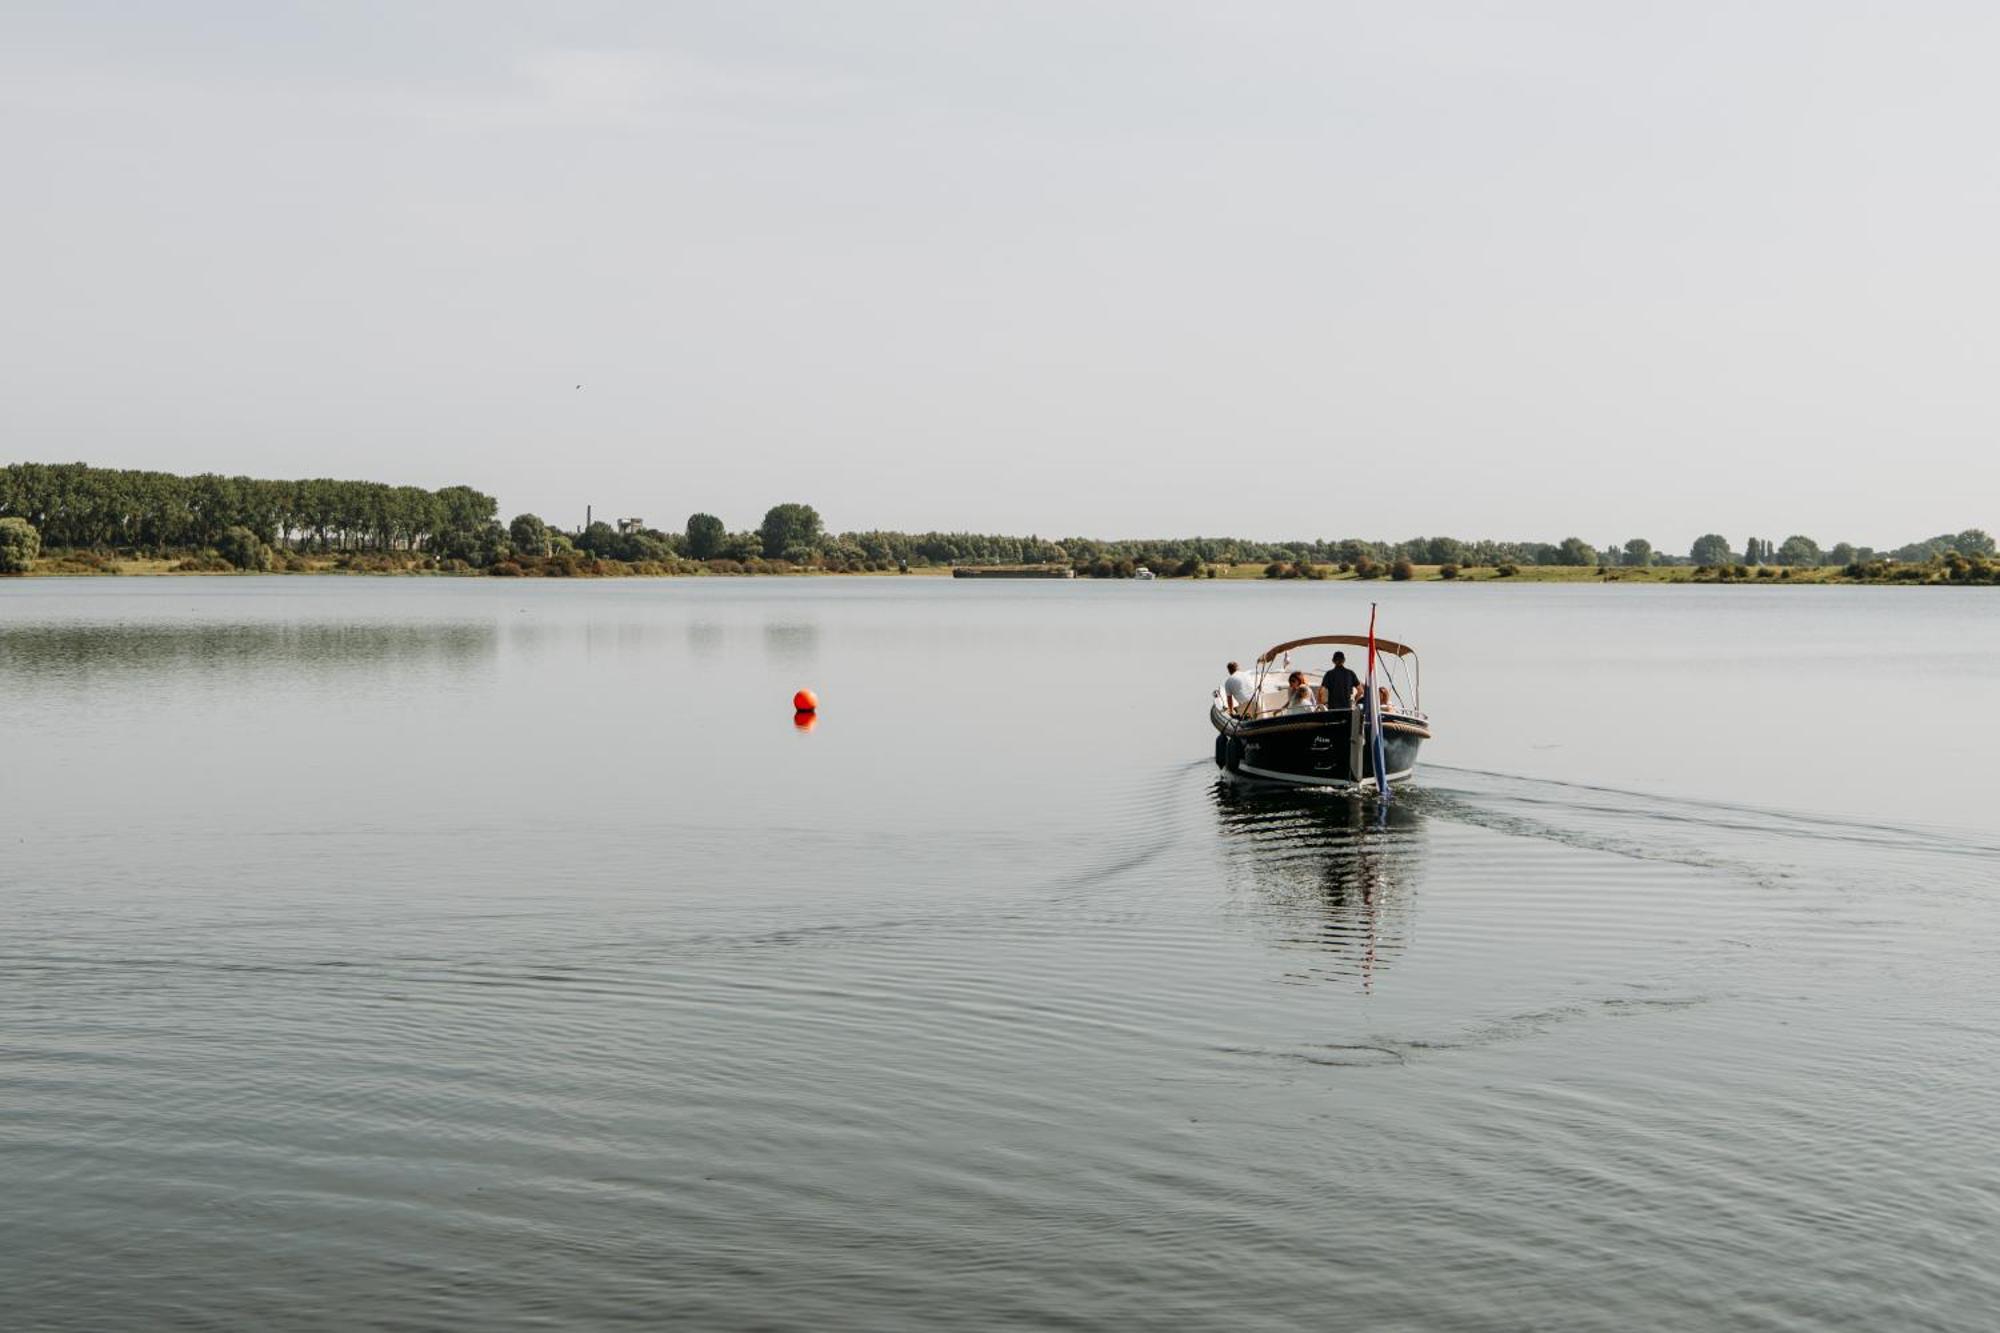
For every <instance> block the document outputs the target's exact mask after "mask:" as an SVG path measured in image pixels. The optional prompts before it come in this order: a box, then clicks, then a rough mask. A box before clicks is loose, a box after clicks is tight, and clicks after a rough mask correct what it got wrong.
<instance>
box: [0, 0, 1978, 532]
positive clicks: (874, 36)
mask: <svg viewBox="0 0 2000 1333" xmlns="http://www.w3.org/2000/svg"><path fill="white" fill-rule="evenodd" d="M1996 39H2000V8H1995V7H1993V6H1990V5H1983V4H1942V3H1911V4H1902V5H1884V4H1879V3H1866V4H1852V3H1842V2H1840V0H1810V2H1799V3H1792V2H1789V0H1766V2H1764V3H1754V2H1751V3H1746V2H1744V0H1735V2H1733V3H1703V2H1701V0H1692V2H1690V3H1681V4H1675V5H1671V6H1667V5H1638V4H1606V3H1603V0H1584V2H1580V3H1537V2H1536V0H1522V2H1518V3H1429V4H1382V3H1379V0H1378V2H1377V3H1370V4H1347V3H1336V2H1334V0H1316V2H1314V3H1301V4H1287V3H1268V4H1247V5H1217V4H1213V3H1178V2H1176V0H1145V2H1144V3H1129V4H1118V3H1095V2H1093V0H1060V2H1058V3H1031V2H1024V0H1010V2H1008V3H981V2H979V0H948V2H940V0H906V2H902V3H874V2H873V0H848V2H847V3H843V4H839V5H831V4H824V3H818V4H807V3H797V4H771V3H761V2H760V0H727V2H726V3H713V4H705V3H672V2H671V0H648V2H646V3H591V2H590V0H565V3H562V4H550V3H535V4H521V3H513V2H512V0H476V2H467V3H445V2H439V3H426V2H425V0H398V2H397V3H390V4H376V3H368V2H366V0H348V2H346V3H330V2H329V3H317V4H302V3H289V2H287V0H229V2H220V0H180V2H179V3H176V4H173V5H135V4H132V3H130V0H123V2H121V3H101V2H100V0H0V167H3V168H4V171H5V180H6V181H7V190H6V193H7V197H8V198H7V203H6V206H5V207H4V208H0V280H3V281H0V290H3V291H4V297H0V299H3V300H4V309H5V310H6V312H7V314H6V318H4V319H0V461H23V460H35V461H72V460H82V461H87V462H92V463H96V464H100V465H104V466H117V467H146V468H158V469H164V470H170V471H180V472H195V471H221V472H232V473H235V472H240V473H248V474H252V475H258V476H280V477H282V476H337V477H359V478H368V479H373V480H382V481H389V482H395V483H399V484H416V485H424V486H441V485H448V484H453V483H460V482H462V483H466V484H470V485H474V486H477V487H479V488H480V489H482V490H485V491H487V492H489V493H492V494H494V495H496V496H498V497H499V500H500V504H501V510H502V517H503V518H505V517H507V516H510V515H511V514H513V513H516V512H519V511H521V510H533V511H535V512H537V513H540V514H542V515H544V516H545V517H547V518H548V519H550V520H551V521H553V522H558V523H561V524H563V525H565V526H568V525H573V524H575V523H576V522H579V521H581V519H582V517H583V510H584V506H585V505H586V504H591V505H594V506H595V508H596V513H597V515H598V516H599V517H604V516H606V515H611V516H626V515H633V516H640V517H643V518H645V519H646V520H647V521H648V522H650V523H652V524H654V525H655V526H659V527H664V528H670V529H672V528H678V527H679V526H680V525H681V523H682V522H683V521H684V519H685V517H686V515H687V514H688V513H689V512H691V511H694V510H704V511H708V512H712V513H715V514H718V515H720V516H721V517H722V518H723V519H724V520H725V521H726V522H727V523H728V524H729V525H730V526H731V527H732V528H744V527H750V526H754V525H755V523H756V522H757V520H758V519H759V518H760V517H761V515H762V513H763V511H764V509H765V508H766V507H767V506H769V505H771V504H773V503H776V502H779V501H787V500H797V501H804V502H807V503H811V504H813V505H815V506H816V507H817V508H818V509H819V510H820V511H821V513H822V514H823V515H825V517H826V520H827V522H828V524H829V526H831V527H833V528H836V529H842V530H854V529H865V528H877V527H881V528H901V529H932V528H939V529H970V530H979V531H1001V532H1016V533H1027V532H1035V533H1039V534H1042V535H1044V536H1061V535H1070V534H1082V535H1091V536H1101V537H1140V536H1154V535H1187V534H1196V533H1201V534H1210V535H1215V534H1231V535H1239V536H1245V537H1253V538H1286V537H1343V536H1361V537H1369V538H1379V539H1390V540H1395V539H1401V538H1405V537H1409V536H1414V535H1418V534H1436V533H1446V534H1452V535H1457V536H1463V537H1497V538H1510V539H1548V540H1553V539H1555V538H1559V537H1562V536H1568V535H1580V536H1583V537H1584V538H1586V539H1587V540H1590V541H1591V542H1593V543H1594V544H1597V545H1600V546H1602V545H1606V544H1609V543H1611V542H1614V541H1619V542H1622V541H1623V540H1625V539H1626V538H1629V537H1635V536H1643V537H1646V538H1648V539H1650V540H1651V541H1653V542H1654V543H1655V544H1656V545H1658V546H1660V547H1662V548H1663V549H1668V550H1676V549H1677V550H1685V549H1686V546H1687V544H1688V543H1689V542H1690V541H1691V540H1692V539H1693V538H1694V537H1695V536H1696V535H1698V534H1700V533H1703V532H1707V531H1720V532H1722V533H1725V534H1726V535H1728V536H1729V537H1730V539H1731V541H1732V542H1733V543H1734V544H1736V545H1738V546H1740V545H1741V544H1742V540H1743V538H1745V537H1747V536H1750V535H1758V536H1763V537H1767V538H1770V539H1772V540H1782V539H1783V538H1784V537H1785V536H1787V535H1789V534H1791V533H1794V532H1799V533H1805V534H1807V535H1810V536H1813V537H1815V538H1816V539H1818V540H1820V541H1821V542H1823V543H1825V544H1831V543H1833V542H1835V541H1839V540H1847V541H1853V542H1857V543H1863V544H1870V545H1876V546H1893V545H1897V544H1900V543H1902V542H1904V541H1908V540H1911V539H1913V538H1916V537H1921V536H1928V535H1930V534H1933V533H1937V532H1944V531H1957V530H1959V529H1961V528H1965V527H1972V526H1980V527H1985V528H1988V529H2000V512H1996V508H2000V506H1997V505H1996V497H2000V391H1996V384H1995V380H1994V374H1993V372H1994V368H1995V367H1996V365H2000V315H1996V312H2000V139H1996V137H1995V135H1994V127H1995V126H1996V125H2000V79H1995V78H1993V77H1992V66H1993V62H1994V53H1995V52H1996V51H2000V40H1996ZM578 386H581V387H578Z"/></svg>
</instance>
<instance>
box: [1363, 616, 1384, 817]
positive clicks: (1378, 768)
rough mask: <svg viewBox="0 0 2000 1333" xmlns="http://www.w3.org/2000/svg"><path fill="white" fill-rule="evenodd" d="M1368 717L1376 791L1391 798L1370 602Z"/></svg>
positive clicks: (1369, 748) (1366, 703) (1370, 753)
mask: <svg viewBox="0 0 2000 1333" xmlns="http://www.w3.org/2000/svg"><path fill="white" fill-rule="evenodd" d="M1364 704H1365V706H1366V708H1367V710H1368V711H1367V712H1366V713H1364V714H1363V716H1364V717H1366V718H1367V719H1368V755H1369V758H1371V759H1372V760H1374V762H1375V791H1376V793H1377V794H1378V795H1379V796H1381V798H1382V799H1383V800H1384V801H1387V800H1388V799H1389V765H1388V763H1387V762H1386V759H1385V756H1384V754H1383V745H1382V705H1381V704H1380V703H1378V702H1377V701H1376V698H1375V603H1373V602H1370V603H1368V695H1367V698H1366V699H1365V700H1364Z"/></svg>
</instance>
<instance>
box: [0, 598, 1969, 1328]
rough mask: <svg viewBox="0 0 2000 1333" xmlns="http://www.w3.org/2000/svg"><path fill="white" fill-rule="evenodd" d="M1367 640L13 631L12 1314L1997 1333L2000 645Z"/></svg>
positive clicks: (132, 1318) (745, 604)
mask: <svg viewBox="0 0 2000 1333" xmlns="http://www.w3.org/2000/svg"><path fill="white" fill-rule="evenodd" d="M1369 595H1371V591H1370V590H1363V589H1358V588H1356V587H1355V586H1354V585H1325V584H1282V585H1280V584H1268V585H1267V584H1261V583H1260V584H1253V585H1241V584H1228V585H1223V584H1183V583H1155V584H1150V585H1147V584H1133V583H1118V584H1108V583H1077V584H1054V583H1049V584H1041V583H990V582H972V583H968V582H958V583H953V582H950V581H944V580H934V579H919V578H906V579H896V578H874V579H814V580H776V579H764V580H724V579H713V580H686V581H678V580H677V581H641V580H634V581H628V582H617V583H608V582H607V583H587V584H586V583H577V584H571V583H559V582H511V581H503V580H484V581H474V580H442V579H433V580H414V579H413V580H364V579H351V580H346V579H333V578H321V579H297V578H295V579H282V578H271V579H157V580H143V581H142V580H125V581H120V580H110V579H104V580H74V581H72V580H31V581H13V582H4V583H0V848H4V855H0V912H4V920H5V923H6V929H5V932H4V935H0V1302H4V1306H5V1311H4V1314H0V1323H4V1324H5V1325H6V1326H7V1327H9V1328H23V1329H27V1328H35V1329H65V1330H67V1329H75V1330H111V1329H160V1328H220V1327H237V1328H258V1329H274V1330H288V1329H317V1328H343V1329H349V1328H380V1329H419V1328H478V1329H483V1330H511V1329H530V1328H593V1327H605V1328H609V1327H619V1326H627V1325H631V1326H652V1327H660V1326H666V1325H669V1324H673V1325H677V1326H683V1327H690V1328H704V1329H779V1328H784V1329H793V1328H796V1329H854V1330H896V1329H934V1328H941V1327H954V1328H1005V1327H1018V1328H1069V1329H1130V1328H1139V1327H1150V1328H1180V1329H1218V1330H1225V1329H1226V1330H1251V1329H1324V1328H1346V1327H1353V1328H1368V1329H1425V1330H1437V1329H1523V1330H1526V1329H1538V1330H1546V1329H1578V1330H1583V1329H1593V1330H1594V1329H1606V1328H1646V1329H1720V1328H1730V1329H1737V1328H1741V1329H1800V1330H1805V1329H1827V1328H1851V1329H1869V1330H1880V1329H1889V1328H1894V1329H1966V1330H1973V1329H1982V1330H1983V1329H1988V1328H1991V1327H1992V1326H1993V1323H1994V1319H1995V1311H1996V1310H2000V1243H1996V1238H2000V1152H1996V1151H1995V1150H1996V1147H2000V1135H1996V1130H1995V1122H1996V1117H1997V1116H2000V901H1996V897H2000V818H1996V816H1995V814H1994V798H1993V786H1992V782H1991V779H1990V770H1989V765H1990V755H1991V751H1992V743H1993V739H1994V737H1995V736H1996V735H2000V669H1996V661H2000V595H1996V594H1995V593H1993V592H1992V591H1990V590H1988V591H1980V590H1964V591H1956V590H1942V589H1868V588H1824V589H1821V588H1813V589H1805V588H1799V589H1793V588H1784V589H1766V588H1755V587H1729V588H1696V587H1638V586H1621V587H1593V586H1553V587H1534V586H1527V585H1524V586H1520V587H1494V586H1490V585H1485V586H1476V587H1454V586H1448V585H1412V586H1401V587H1398V586H1389V585H1384V586H1381V587H1378V588H1375V589H1373V590H1372V595H1373V596H1376V597H1378V598H1380V599H1381V600H1382V601H1383V620H1382V631H1383V633H1384V634H1385V635H1387V636H1389V637H1393V638H1397V639H1402V640H1406V641H1408V642H1411V643H1414V644H1415V645H1416V646H1417V647H1418V648H1419V649H1421V650H1422V652H1423V666H1424V676H1423V690H1424V704H1425V706H1426V708H1427V709H1428V710H1429V711H1430V713H1431V714H1432V717H1433V721H1434V725H1435V728H1436V733H1437V735H1436V739H1435V740H1434V741H1433V742H1432V743H1431V744H1430V746H1429V747H1428V748H1427V749H1426V751H1425V755H1424V765H1423V767H1422V768H1421V769H1420V770H1419V775H1418V783H1417V785H1416V786H1414V787H1413V788H1410V789H1407V790H1404V791H1401V792H1399V793H1398V798H1397V800H1396V802H1395V803H1394V804H1393V806H1392V807H1391V809H1390V811H1389V812H1388V816H1387V818H1386V819H1380V818H1378V816H1377V811H1376V809H1375V807H1374V806H1373V805H1372V804H1370V803H1365V802H1354V801H1349V800H1346V799H1343V798H1338V797H1331V796H1328V795H1326V794H1323V793H1320V794H1307V795H1286V794H1279V793H1271V792H1268V791H1258V790H1254V789H1249V788H1244V787H1238V786H1234V785H1231V784H1230V783H1228V782H1226V781H1222V780H1219V775H1218V773H1217V770H1216V769H1215V767H1214V765H1213V763H1212V739H1213V737H1212V732H1211V731H1210V730H1209V728H1208V724H1207V721H1206V717H1205V711H1206V706H1207V698H1208V694H1209V691H1210V690H1211V689H1212V688H1213V687H1214V686H1215V684H1216V683H1217V682H1218V681H1219V679H1220V676H1221V669H1222V664H1223V662H1224V660H1225V659H1226V658H1228V657H1232V656H1233V657H1237V658H1240V659H1242V660H1245V661H1248V660H1249V659H1250V658H1252V657H1253V656H1255V654H1256V653H1257V652H1258V651H1259V650H1260V649H1261V648H1263V647H1264V646H1267V645H1268V644H1270V643H1272V642H1276V641H1278V640H1280V639H1285V638H1291V637H1295V636H1297V635H1300V634H1307V633H1315V632H1329V631H1350V630H1354V629H1358V628H1362V627H1365V624H1366V615H1367V605H1366V600H1365V599H1366V597H1367V596H1369ZM801 685H811V686H813V687H814V688H816V689H817V690H818V691H819V693H820V696H821V699H822V714H821V717H820V720H819V722H818V724H817V726H816V727H814V728H813V729H812V730H811V731H804V730H800V729H798V728H796V727H795V726H794V723H793V718H792V714H791V709H790V703H789V700H790V697H791V694H792V691H793V690H794V689H796V688H798V687H799V686H801Z"/></svg>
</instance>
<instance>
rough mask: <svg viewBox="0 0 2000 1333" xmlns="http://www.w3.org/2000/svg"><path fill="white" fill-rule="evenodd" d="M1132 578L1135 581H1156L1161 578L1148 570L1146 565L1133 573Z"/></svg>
mask: <svg viewBox="0 0 2000 1333" xmlns="http://www.w3.org/2000/svg"><path fill="white" fill-rule="evenodd" d="M1132 577H1133V578H1135V579H1156V578H1158V577H1159V575H1158V574H1155V573H1154V572H1153V571H1152V570H1150V569H1148V568H1146V567H1145V566H1144V565H1141V566H1139V567H1138V568H1137V569H1135V570H1133V571H1132Z"/></svg>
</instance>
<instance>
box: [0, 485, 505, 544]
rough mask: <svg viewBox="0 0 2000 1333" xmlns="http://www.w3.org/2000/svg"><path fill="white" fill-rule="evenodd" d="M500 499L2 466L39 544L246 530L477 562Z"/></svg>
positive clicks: (163, 540)
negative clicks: (38, 539)
mask: <svg viewBox="0 0 2000 1333" xmlns="http://www.w3.org/2000/svg"><path fill="white" fill-rule="evenodd" d="M496 508H497V505H496V502H495V501H494V499H493V497H492V496H490V495H483V494H481V493H480V492H478V491H475V490H473V489H472V488H471V487H470V486H447V487H445V488H444V489H442V490H436V491H427V490H424V489H423V488H422V487H418V486H389V485H385V484H383V483H381V482H375V481H335V480H333V479H331V478H313V479H309V480H304V481H263V480H259V479H257V478H254V477H223V476H217V475H215V474H214V473H202V474H200V475H198V476H191V477H184V476H179V475H176V474H174V473H171V472H141V471H128V470H124V469H116V468H98V467H90V466H88V465H86V464H83V463H11V464H8V465H7V466H6V467H0V517H14V518H21V519H25V520H27V522H28V523H29V525H30V526H32V527H33V528H34V529H35V530H36V531H37V532H38V533H40V534H41V541H42V544H43V545H44V546H46V547H66V548H74V549H83V550H131V551H149V552H158V553H164V552H169V551H191V550H210V549H214V548H216V547H218V546H220V545H221V544H222V543H223V542H224V540H225V538H226V537H227V535H228V534H229V532H230V530H231V529H242V530H244V531H247V532H249V533H252V534H254V535H255V536H256V537H257V539H258V540H259V541H261V542H263V543H266V544H268V545H271V546H277V547H283V548H286V549H289V550H296V551H424V552H428V553H431V554H434V555H439V556H443V557H447V558H457V559H462V560H465V561H467V562H468V563H471V564H481V563H485V562H486V561H489V560H491V559H492V558H493V556H494V555H495V554H496V543H497V542H498V541H499V540H500V539H501V537H502V536H503V535H504V534H502V532H501V530H500V527H499V525H498V524H497V523H495V522H494V513H495V510H496Z"/></svg>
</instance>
